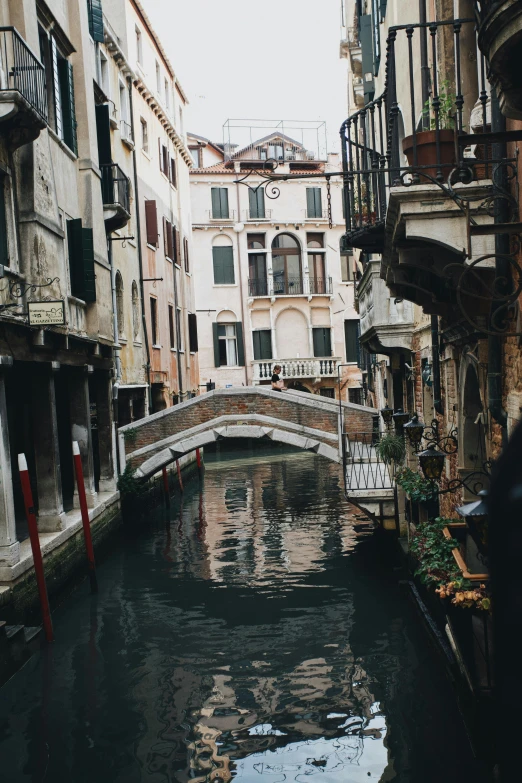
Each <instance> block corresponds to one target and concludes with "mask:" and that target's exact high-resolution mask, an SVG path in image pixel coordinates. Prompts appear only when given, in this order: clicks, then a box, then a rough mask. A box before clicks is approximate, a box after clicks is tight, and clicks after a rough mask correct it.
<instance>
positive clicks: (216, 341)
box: [212, 322, 220, 367]
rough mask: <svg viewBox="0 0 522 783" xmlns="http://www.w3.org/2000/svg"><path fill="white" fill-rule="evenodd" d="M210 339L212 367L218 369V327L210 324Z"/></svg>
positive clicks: (215, 324)
mask: <svg viewBox="0 0 522 783" xmlns="http://www.w3.org/2000/svg"><path fill="white" fill-rule="evenodd" d="M212 337H213V339H214V366H215V367H219V366H220V364H219V337H218V325H217V323H215V322H214V323H213V324H212Z"/></svg>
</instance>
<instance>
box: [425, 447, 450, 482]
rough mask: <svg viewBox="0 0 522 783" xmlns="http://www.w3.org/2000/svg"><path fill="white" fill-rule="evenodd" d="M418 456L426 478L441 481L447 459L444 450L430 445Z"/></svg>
mask: <svg viewBox="0 0 522 783" xmlns="http://www.w3.org/2000/svg"><path fill="white" fill-rule="evenodd" d="M418 456H419V463H420V466H421V469H422V472H423V473H424V478H427V479H429V480H431V481H439V479H440V477H441V476H442V471H443V469H444V460H445V459H446V455H445V454H444V452H442V451H438V450H437V449H435V448H433V446H428V448H427V449H425V450H424V451H421V453H420V454H419V455H418Z"/></svg>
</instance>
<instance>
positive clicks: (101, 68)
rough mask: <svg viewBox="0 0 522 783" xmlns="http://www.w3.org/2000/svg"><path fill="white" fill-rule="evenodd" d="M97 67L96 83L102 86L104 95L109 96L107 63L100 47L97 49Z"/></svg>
mask: <svg viewBox="0 0 522 783" xmlns="http://www.w3.org/2000/svg"><path fill="white" fill-rule="evenodd" d="M97 69H98V84H99V85H100V87H101V88H102V90H103V92H104V93H105V95H106V96H107V97H109V95H110V89H109V64H108V62H107V58H106V57H105V55H104V53H103V52H102V50H101V49H98V60H97Z"/></svg>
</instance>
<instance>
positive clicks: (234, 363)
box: [189, 122, 362, 403]
mask: <svg viewBox="0 0 522 783" xmlns="http://www.w3.org/2000/svg"><path fill="white" fill-rule="evenodd" d="M226 127H227V133H229V136H230V141H226V142H224V143H223V144H214V143H211V142H209V141H208V140H206V139H204V138H203V137H200V136H195V135H191V136H189V147H190V150H191V153H192V156H193V159H194V164H195V168H194V169H193V170H192V171H191V175H190V176H191V194H192V214H193V244H194V259H195V272H196V303H197V316H198V332H199V335H200V346H201V348H200V369H201V382H202V383H215V384H216V386H217V387H218V388H219V387H221V388H223V387H226V386H240V385H252V384H254V385H256V384H269V383H270V379H271V376H272V372H273V368H274V366H275V365H276V364H280V365H281V367H282V373H281V375H282V377H283V378H284V379H285V382H286V383H287V385H288V386H290V387H292V388H296V389H298V390H301V391H308V392H314V393H319V394H322V395H324V396H331V397H337V396H338V386H339V382H338V377H339V375H340V378H341V394H342V397H343V399H349V400H350V401H351V402H355V403H359V402H362V388H361V373H360V369H359V366H358V361H359V355H358V339H357V336H358V328H359V318H358V315H357V312H356V311H355V309H354V301H353V287H354V275H353V258H352V256H351V255H349V254H348V253H345V252H344V248H343V247H342V246H341V237H342V235H343V233H344V228H343V220H342V190H341V187H340V184H339V183H338V182H337V183H334V181H332V182H331V183H330V184H328V183H327V180H326V179H325V175H326V174H327V173H328V172H329V171H333V170H335V169H338V167H339V165H340V162H339V160H338V156H335V155H326V152H325V145H323V146H322V148H321V147H320V145H319V147H317V146H313V145H307V144H306V142H305V141H303V137H304V136H305V133H306V129H304V130H302V129H298V128H294V129H288V128H284V130H282V129H281V128H269V127H268V123H267V125H266V126H264V127H263V128H260V127H257V128H250V127H249V126H248V122H245V123H243V124H236V125H232V126H230V127H229V126H228V125H227V126H226ZM318 127H320V125H319V124H318ZM247 129H248V133H245V130H247ZM263 131H264V133H263ZM258 134H259V135H258ZM292 134H293V135H292ZM316 135H317V129H316ZM243 137H248V138H249V139H251V140H250V141H249V142H248V143H247V144H244V143H241V141H242V140H243ZM252 139H255V140H252ZM297 139H300V140H297ZM267 161H268V165H270V166H273V165H274V163H277V174H280V173H281V174H284V173H285V172H288V173H289V174H292V175H299V177H300V178H299V179H298V180H296V179H293V180H292V181H288V182H280V183H279V182H278V183H277V188H276V189H274V187H273V186H271V185H270V184H267V183H266V180H263V178H262V176H261V170H262V169H263V166H266V165H267ZM241 179H242V180H244V181H243V183H238V180H241ZM265 186H266V187H265ZM330 204H331V214H330V212H329V209H330ZM338 368H339V370H338Z"/></svg>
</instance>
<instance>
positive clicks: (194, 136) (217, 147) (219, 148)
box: [187, 133, 223, 155]
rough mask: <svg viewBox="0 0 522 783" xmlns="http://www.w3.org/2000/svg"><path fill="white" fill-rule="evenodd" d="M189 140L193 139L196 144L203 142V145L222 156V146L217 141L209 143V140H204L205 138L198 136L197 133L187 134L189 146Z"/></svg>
mask: <svg viewBox="0 0 522 783" xmlns="http://www.w3.org/2000/svg"><path fill="white" fill-rule="evenodd" d="M190 139H194V140H195V141H197V142H203V143H204V144H205V145H207V146H209V147H212V148H213V149H215V150H216V152H219V153H220V154H221V155H223V145H222V144H219V143H218V142H217V141H210V139H206V138H205V136H198V134H197V133H187V142H188V144H190Z"/></svg>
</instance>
